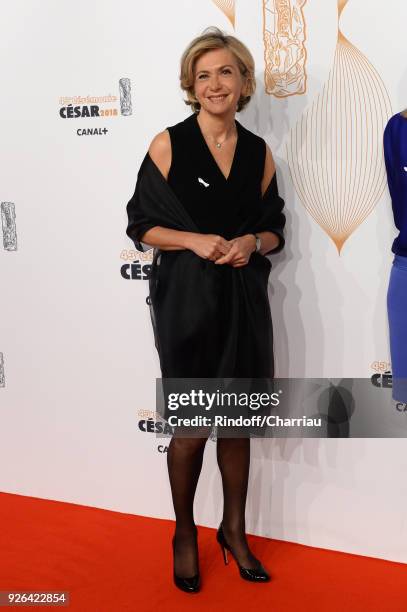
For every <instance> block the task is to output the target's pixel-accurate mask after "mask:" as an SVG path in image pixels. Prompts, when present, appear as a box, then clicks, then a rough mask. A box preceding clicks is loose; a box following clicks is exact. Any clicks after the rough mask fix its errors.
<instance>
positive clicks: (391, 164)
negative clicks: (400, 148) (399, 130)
mask: <svg viewBox="0 0 407 612" xmlns="http://www.w3.org/2000/svg"><path fill="white" fill-rule="evenodd" d="M396 122H397V115H394V116H393V117H391V119H389V121H388V123H387V125H386V128H385V130H384V135H383V145H384V162H385V165H386V172H387V183H388V186H389V191H390V196H391V198H392V200H393V202H394V201H395V200H396V197H397V189H396V180H395V177H396V174H395V170H396V166H395V150H394V146H395V142H397V140H396V141H395V139H394V129H395V127H396Z"/></svg>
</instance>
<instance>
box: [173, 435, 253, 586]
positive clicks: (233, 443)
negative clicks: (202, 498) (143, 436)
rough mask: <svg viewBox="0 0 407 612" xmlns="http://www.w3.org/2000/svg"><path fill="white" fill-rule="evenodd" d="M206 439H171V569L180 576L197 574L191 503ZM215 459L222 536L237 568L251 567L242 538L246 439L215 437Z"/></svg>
mask: <svg viewBox="0 0 407 612" xmlns="http://www.w3.org/2000/svg"><path fill="white" fill-rule="evenodd" d="M206 440H207V438H206V437H205V438H181V437H179V438H177V437H174V436H173V437H172V439H171V442H170V444H169V447H168V453H167V465H168V474H169V478H170V485H171V492H172V499H173V503H174V511H175V519H176V524H175V540H174V542H175V549H174V570H175V573H176V574H177V575H178V576H180V577H184V578H187V577H191V576H193V575H195V574H196V573H197V572H198V547H197V531H196V526H195V522H194V513H193V504H194V497H195V491H196V486H197V484H198V479H199V475H200V473H201V469H202V460H203V454H204V450H205V444H206ZM217 460H218V465H219V468H220V472H221V476H222V486H223V498H224V504H223V521H222V524H223V533H224V535H225V538H226V541H227V543H228V544H229V546H230V547H231V548H232V550H233V552H234V553H235V555H236V557H237V560H238V561H239V563H240V565H242V566H243V567H247V568H255V567H256V565H257V559H256V558H255V557H254V556H253V555H252V554H251V552H250V550H249V547H248V544H247V541H246V536H245V507H246V495H247V482H248V476H249V467H250V439H249V438H218V440H217Z"/></svg>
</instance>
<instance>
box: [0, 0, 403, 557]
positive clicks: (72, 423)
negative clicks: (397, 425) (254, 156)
mask: <svg viewBox="0 0 407 612" xmlns="http://www.w3.org/2000/svg"><path fill="white" fill-rule="evenodd" d="M304 16H305V20H306V26H307V27H306V33H307V38H306V42H305V45H306V49H307V63H306V70H307V77H308V78H307V91H306V92H305V93H304V94H303V95H296V96H292V97H286V98H282V99H277V98H276V97H274V96H272V95H268V94H266V93H265V90H264V89H265V88H264V49H263V38H262V36H263V30H262V28H263V21H262V20H263V5H262V2H261V0H256V1H254V0H250V1H249V0H241V1H240V2H236V23H235V30H233V28H232V25H231V23H230V21H228V19H227V18H226V16H225V15H224V14H223V13H222V11H221V10H220V9H219V8H218V7H217V6H216V5H215V3H214V2H212V1H211V0H199V1H196V2H187V1H186V0H185V1H181V0H174V1H173V2H172V3H169V2H165V1H164V0H156V2H154V3H134V2H130V1H128V0H123V2H121V3H120V4H119V5H118V4H117V3H115V2H113V0H102V1H101V0H98V2H96V1H93V0H92V1H89V2H86V3H80V2H78V1H77V0H74V1H71V2H70V3H69V5H67V6H64V7H62V5H60V3H55V2H51V0H42V1H41V2H39V1H37V2H35V1H31V2H29V1H28V0H26V1H23V0H16V1H15V2H13V3H8V4H7V5H5V6H3V16H2V20H1V22H0V45H1V56H2V67H1V74H2V84H3V88H2V96H1V115H0V116H1V120H2V126H1V128H2V129H1V134H2V136H1V141H0V150H1V170H2V180H1V185H0V201H1V202H11V203H14V206H15V213H16V219H15V221H16V232H17V248H16V250H7V249H6V248H4V243H3V244H1V242H0V291H1V300H0V308H1V312H0V353H1V354H2V357H3V372H4V386H2V387H0V423H1V434H2V436H1V441H2V443H1V446H0V459H1V466H2V467H1V472H0V488H1V490H3V491H7V492H12V493H20V494H24V495H32V496H36V497H42V498H49V499H56V500H63V501H69V502H75V503H80V504H86V505H91V506H97V507H101V508H108V509H113V510H119V511H124V512H131V513H135V514H141V515H147V516H153V517H162V518H172V517H173V511H172V504H171V497H170V491H169V485H168V482H167V473H166V454H165V450H166V445H167V443H168V440H161V441H160V440H157V439H156V437H155V435H154V434H153V433H149V432H147V431H142V429H141V428H142V427H143V423H142V422H143V420H145V419H146V417H148V416H151V414H152V413H153V412H154V407H155V403H154V389H155V387H154V384H155V377H156V376H159V365H158V357H157V354H156V352H155V348H154V343H153V335H152V330H151V324H150V319H149V312H148V307H147V305H146V303H145V298H146V296H147V293H148V288H147V282H146V280H143V279H137V278H133V279H129V278H126V275H128V270H129V267H128V266H129V264H131V263H132V260H133V258H132V254H131V253H129V250H131V249H132V248H133V246H132V244H131V242H130V241H129V240H128V239H127V237H126V235H125V228H126V223H127V218H126V214H125V206H126V204H127V201H128V200H129V198H130V197H131V195H132V193H133V190H134V186H135V181H136V176H137V171H138V168H139V165H140V162H141V160H142V159H143V157H144V155H145V152H146V150H147V148H148V145H149V142H150V141H151V139H152V137H153V136H154V135H155V134H156V133H157V132H158V131H161V130H162V129H164V128H165V127H166V126H168V125H173V124H175V123H177V122H178V121H181V120H182V119H183V118H184V117H186V116H187V114H188V113H189V109H188V107H186V106H185V105H184V103H183V102H182V93H181V91H180V89H179V86H178V73H179V58H180V56H181V53H182V51H183V50H184V48H185V46H186V45H187V44H188V42H189V41H190V40H191V39H192V38H193V37H194V36H196V35H198V34H199V33H201V32H202V30H203V29H204V28H205V27H207V26H208V25H217V26H219V27H221V28H222V29H224V30H227V31H228V32H230V33H235V34H236V35H237V36H238V37H239V38H241V39H242V40H243V41H244V42H245V43H246V44H247V45H248V47H249V48H250V49H251V51H252V53H253V55H254V57H255V60H256V76H257V80H258V88H257V92H256V94H255V96H254V98H253V100H252V101H251V103H250V105H249V107H248V109H247V110H246V111H244V113H241V114H240V115H238V119H239V121H241V123H243V124H244V125H245V126H246V127H248V128H249V129H251V130H253V131H254V132H256V133H258V134H260V135H261V136H263V137H264V138H265V139H266V140H267V142H268V143H269V144H270V146H271V148H272V151H273V154H274V157H275V161H276V164H277V167H278V180H279V188H280V192H281V194H282V195H283V197H284V198H285V200H286V214H287V220H288V221H287V247H286V249H285V252H284V253H282V254H280V255H278V256H276V257H275V258H274V260H273V263H274V266H273V270H272V272H271V276H270V297H271V306H272V314H273V321H274V328H275V353H276V364H277V375H279V376H282V377H286V376H288V377H291V376H296V377H312V376H318V377H323V376H327V377H341V376H345V377H357V376H360V377H364V376H366V377H368V376H371V375H372V374H373V373H374V372H373V370H372V364H373V363H375V362H377V361H381V362H384V363H385V364H386V363H388V362H389V361H390V359H389V349H388V337H387V320H386V310H385V298H386V289H387V282H388V275H389V270H390V265H391V253H390V245H391V241H392V239H393V236H394V227H393V222H392V217H391V209H390V201H389V197H388V192H387V189H386V190H385V192H384V193H383V196H382V197H381V199H380V201H379V202H378V204H377V206H376V207H375V209H374V210H373V212H372V213H371V214H370V215H369V216H368V218H367V219H366V220H365V221H364V222H363V223H362V224H361V225H360V226H359V227H358V229H357V230H356V231H355V232H354V233H353V234H352V235H351V236H350V238H349V239H348V240H347V241H346V243H345V245H344V247H343V249H342V252H341V254H340V255H339V254H338V251H337V249H336V247H335V245H334V243H333V241H332V240H331V239H330V238H329V237H328V235H327V234H326V233H325V232H324V231H323V230H322V229H321V227H320V226H319V225H318V224H317V223H316V222H315V221H314V219H313V218H312V217H311V216H310V215H309V214H308V212H307V211H306V209H305V208H304V206H303V204H302V203H301V201H300V200H299V198H298V196H297V194H296V191H295V189H294V185H293V182H292V179H291V175H290V171H289V168H288V162H287V155H286V145H287V142H288V138H289V133H290V129H291V128H293V126H294V125H295V123H296V121H297V119H298V118H299V117H300V115H301V113H302V112H303V111H305V110H306V109H307V108H309V107H310V105H311V104H312V102H313V100H314V99H315V97H316V96H317V95H318V93H319V92H320V91H321V90H322V87H323V85H324V83H325V82H326V81H327V78H328V75H329V72H330V69H331V67H332V64H333V58H334V52H335V45H336V40H337V24H338V19H337V1H336V0H308V1H307V3H306V4H305V6H304ZM406 20H407V5H406V3H405V2H402V1H401V0H387V2H386V14H385V15H384V13H383V5H382V2H381V1H380V0H371V1H368V0H349V3H348V5H347V6H346V7H345V9H344V12H343V15H342V21H341V29H342V31H343V33H344V34H345V35H346V36H347V37H348V38H349V39H350V40H351V41H352V43H353V44H354V45H356V46H357V47H358V49H359V50H360V51H362V52H363V53H364V54H365V55H366V56H367V57H368V59H369V61H370V62H371V64H372V65H373V66H374V67H375V69H376V70H377V72H378V73H379V74H380V75H381V78H382V79H383V83H384V85H385V87H386V89H387V92H388V94H389V97H390V100H391V104H392V108H393V112H397V111H399V110H401V109H402V108H404V107H405V106H407V75H406V71H407V59H406V54H405V23H406ZM383 21H385V27H384V25H383ZM121 78H128V79H130V82H131V103H132V114H131V115H128V116H125V115H122V114H121V112H120V101H119V99H117V100H116V101H112V100H111V101H110V102H109V101H104V102H103V101H101V100H99V102H98V103H97V104H98V105H99V108H100V109H116V110H117V112H118V114H117V115H106V116H102V117H88V118H87V117H80V118H79V117H78V118H62V117H61V116H60V109H61V107H64V106H66V103H65V104H61V98H64V97H70V98H74V97H75V96H81V97H86V96H91V97H96V98H100V97H102V96H111V97H112V96H116V97H117V98H119V79H121ZM350 92H351V94H352V90H351V89H350ZM82 104H84V102H82V103H79V106H81V105H82ZM85 104H86V103H85ZM73 105H74V106H76V105H77V104H76V103H75V101H73ZM91 128H92V129H93V128H98V129H100V130H103V129H104V128H106V130H107V131H106V133H103V132H101V133H100V134H99V133H98V134H94V135H78V133H77V130H86V129H91ZM3 230H4V228H3ZM3 233H4V231H3ZM0 238H1V234H0ZM136 264H137V262H136ZM136 264H135V265H134V266H133V276H134V277H136V276H137V275H140V276H143V275H145V274H146V272H147V269H144V272H143V266H144V265H148V261H147V262H145V261H144V262H143V261H141V262H139V264H140V265H139V267H138V266H137V265H136ZM123 266H124V268H123ZM121 271H122V272H123V275H124V276H123V275H122V273H121ZM0 357H1V355H0ZM0 362H1V359H0ZM0 381H1V377H0ZM400 418H405V416H404V417H403V416H402V415H401V416H400ZM214 450H215V448H214V443H213V442H211V441H210V442H208V445H207V449H206V459H205V465H204V470H203V473H202V476H201V480H200V483H199V488H198V493H197V500H196V518H197V522H198V523H199V524H203V525H209V526H213V527H215V526H217V522H218V520H219V518H220V515H221V501H220V500H221V488H220V478H219V473H218V471H217V467H216V460H215V453H214ZM252 450H253V461H252V469H251V481H250V491H249V500H248V509H247V523H248V528H249V531H250V532H253V533H258V534H263V535H267V536H272V537H275V538H281V539H286V540H290V541H296V542H302V543H305V544H309V545H313V546H319V547H325V548H332V549H337V550H343V551H349V552H353V553H359V554H364V555H371V556H375V557H380V558H385V559H392V560H396V561H403V562H407V548H406V543H407V542H406V540H407V529H406V522H405V499H406V493H407V491H406V489H407V484H406V481H405V478H404V477H403V476H404V473H405V471H406V468H407V457H406V453H405V444H404V440H402V439H401V440H397V439H391V440H390V439H389V440H386V439H384V440H368V439H364V440H362V439H360V440H359V439H353V440H352V439H351V440H347V439H345V440H343V439H340V440H335V439H331V440H319V439H314V440H313V439H308V440H301V439H291V440H284V439H277V440H263V441H252Z"/></svg>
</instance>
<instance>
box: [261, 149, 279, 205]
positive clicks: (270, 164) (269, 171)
mask: <svg viewBox="0 0 407 612" xmlns="http://www.w3.org/2000/svg"><path fill="white" fill-rule="evenodd" d="M265 145H266V157H265V160H264V173H263V179H262V182H261V193H262V195H264V193H265V192H266V189H267V187H268V186H269V184H270V183H271V179H272V178H273V176H274V173H275V171H276V166H275V163H274V159H273V154H272V152H271V149H270V147H269V146H268V144H267V143H266V142H265Z"/></svg>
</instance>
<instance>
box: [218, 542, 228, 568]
mask: <svg viewBox="0 0 407 612" xmlns="http://www.w3.org/2000/svg"><path fill="white" fill-rule="evenodd" d="M220 549H221V551H222V553H223V560H224V562H225V565H227V564H228V563H229V559H228V551H227V550H226V548H225V547H224V546H222V544H220Z"/></svg>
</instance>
